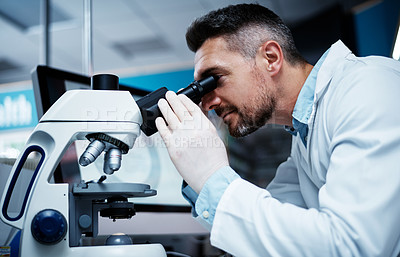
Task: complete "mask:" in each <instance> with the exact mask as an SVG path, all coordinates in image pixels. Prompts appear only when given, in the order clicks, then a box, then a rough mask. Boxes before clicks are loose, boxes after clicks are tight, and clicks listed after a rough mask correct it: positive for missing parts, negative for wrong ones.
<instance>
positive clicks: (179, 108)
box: [157, 4, 400, 257]
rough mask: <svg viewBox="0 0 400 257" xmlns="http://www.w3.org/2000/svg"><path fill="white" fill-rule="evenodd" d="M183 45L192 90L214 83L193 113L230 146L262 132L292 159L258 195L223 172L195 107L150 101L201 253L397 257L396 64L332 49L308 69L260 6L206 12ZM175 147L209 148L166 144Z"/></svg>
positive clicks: (399, 121) (399, 139)
mask: <svg viewBox="0 0 400 257" xmlns="http://www.w3.org/2000/svg"><path fill="white" fill-rule="evenodd" d="M186 38H187V43H188V46H189V48H190V49H191V50H193V51H194V52H195V53H196V55H195V79H201V78H204V77H206V76H210V75H212V76H214V77H215V78H216V79H218V87H217V88H216V89H215V90H214V91H213V92H211V93H209V94H207V95H205V96H204V97H203V98H202V103H201V108H202V109H203V111H209V110H212V109H213V110H215V112H216V113H217V114H218V115H219V116H220V117H221V118H222V119H223V120H224V122H225V123H226V124H227V125H228V128H229V132H230V134H232V135H233V136H237V137H241V136H245V135H247V134H249V133H251V132H253V131H255V130H257V129H258V128H260V127H261V126H263V125H265V124H270V123H274V124H282V125H285V126H286V128H287V130H288V132H290V133H292V134H293V142H292V149H291V155H290V157H289V158H288V160H287V161H286V162H284V163H283V164H281V165H280V166H279V168H278V170H277V174H276V177H275V178H274V180H273V181H272V182H271V184H270V185H269V186H268V187H267V188H266V189H262V188H258V187H256V186H254V185H252V184H251V183H249V182H247V181H245V180H243V179H241V178H240V177H239V176H238V175H237V174H236V173H235V171H233V170H232V168H230V167H229V162H228V158H227V154H226V150H225V148H224V147H221V145H222V141H220V139H219V137H218V135H217V132H216V129H215V128H214V127H213V126H212V124H211V123H210V121H209V120H208V119H207V117H206V115H204V114H203V112H202V110H201V109H200V108H199V107H198V106H196V105H195V104H194V103H193V102H191V101H190V100H189V99H188V98H187V97H185V96H183V95H179V96H177V95H175V94H174V93H172V92H168V93H167V95H166V100H160V102H159V108H160V110H161V111H162V113H163V116H164V119H165V120H164V119H162V118H158V119H157V127H158V129H159V131H160V134H161V136H162V138H163V139H164V141H165V142H166V144H167V147H168V151H169V154H170V156H171V159H172V160H173V162H174V164H175V166H176V168H177V170H178V171H179V172H180V174H181V175H182V177H183V178H184V180H185V181H186V182H187V184H188V185H186V186H185V187H184V188H183V193H184V195H185V197H186V198H187V199H188V200H189V201H190V202H191V203H192V205H193V207H194V214H195V216H197V215H198V216H197V219H199V220H200V221H203V222H206V223H207V224H209V225H210V227H211V243H212V244H213V245H214V246H216V247H219V248H221V249H224V250H225V251H227V252H230V253H232V254H233V255H236V256H246V257H248V256H397V254H398V253H399V251H400V224H399V217H400V201H399V197H400V162H399V161H398V159H399V157H400V115H399V114H398V99H399V97H400V63H399V62H397V61H395V60H393V59H388V58H382V57H366V58H358V57H356V56H354V55H353V54H352V53H351V51H350V50H349V49H348V48H347V47H346V46H345V45H344V44H343V43H342V42H341V41H338V42H336V43H335V44H333V45H332V47H331V48H330V49H329V50H327V51H326V52H325V53H324V54H323V56H322V57H321V58H320V60H319V61H318V62H317V63H316V64H315V66H312V65H310V64H308V63H307V62H306V61H305V60H304V59H303V58H302V57H301V56H300V54H299V53H298V52H297V50H296V47H295V45H294V42H293V39H292V36H291V33H290V31H289V29H288V28H287V27H286V26H285V25H284V24H283V23H282V21H281V19H280V18H279V17H278V16H276V15H275V14H274V13H273V12H271V11H270V10H269V9H267V8H264V7H262V6H260V5H244V4H243V5H236V6H228V7H226V8H223V9H220V10H217V11H213V12H211V13H209V14H207V15H205V16H204V17H201V18H199V19H197V20H196V21H194V23H193V24H192V25H191V26H190V27H189V29H188V31H187V34H186ZM166 124H168V126H167V125H166ZM183 138H186V139H190V140H189V141H188V142H197V140H200V141H201V140H202V139H209V140H206V142H211V143H208V144H193V145H191V144H186V145H182V144H177V143H176V142H178V141H177V140H178V139H183ZM173 142H175V143H173ZM260 144H262V142H260ZM266 158H267V157H266Z"/></svg>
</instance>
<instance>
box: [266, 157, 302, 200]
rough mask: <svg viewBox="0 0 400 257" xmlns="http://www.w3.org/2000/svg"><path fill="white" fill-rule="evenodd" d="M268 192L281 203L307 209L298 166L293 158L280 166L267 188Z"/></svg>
mask: <svg viewBox="0 0 400 257" xmlns="http://www.w3.org/2000/svg"><path fill="white" fill-rule="evenodd" d="M267 190H268V192H269V193H270V194H271V195H272V197H274V198H275V199H278V200H279V201H280V202H285V203H292V204H295V205H297V206H300V207H305V203H304V199H303V196H302V195H301V192H300V185H299V176H298V174H297V169H296V165H295V164H294V162H293V159H292V158H291V157H289V158H288V159H287V160H286V161H285V162H283V163H282V164H281V165H279V167H278V169H277V171H276V174H275V177H274V179H273V180H272V181H271V182H270V183H269V184H268V186H267Z"/></svg>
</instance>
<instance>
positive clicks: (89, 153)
mask: <svg viewBox="0 0 400 257" xmlns="http://www.w3.org/2000/svg"><path fill="white" fill-rule="evenodd" d="M105 147H106V145H105V144H104V143H103V142H101V141H99V140H94V141H93V142H91V143H90V144H89V145H88V147H87V148H86V150H85V151H84V152H83V154H82V155H81V157H80V158H79V164H80V165H82V166H87V165H89V164H91V163H92V162H94V161H95V160H96V158H97V157H98V156H99V155H100V154H101V153H102V152H103V150H104V148H105Z"/></svg>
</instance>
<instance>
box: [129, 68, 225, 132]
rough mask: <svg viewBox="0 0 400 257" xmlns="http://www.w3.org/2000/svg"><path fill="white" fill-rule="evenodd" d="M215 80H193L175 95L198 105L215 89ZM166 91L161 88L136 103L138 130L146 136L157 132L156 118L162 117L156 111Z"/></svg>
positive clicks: (158, 111) (210, 78)
mask: <svg viewBox="0 0 400 257" xmlns="http://www.w3.org/2000/svg"><path fill="white" fill-rule="evenodd" d="M217 80H218V78H214V77H213V76H210V77H207V78H205V79H202V80H199V81H196V80H195V81H193V82H192V83H191V84H190V85H189V86H187V87H185V88H184V89H181V90H179V91H178V92H177V94H184V95H186V96H187V97H189V98H190V99H191V100H192V101H193V102H194V103H196V104H198V103H200V101H201V98H202V97H203V96H204V95H205V94H207V93H210V92H211V91H213V90H214V89H215V88H216V87H217ZM167 91H168V89H167V88H165V87H162V88H159V89H157V90H156V91H154V92H151V93H149V94H148V95H146V96H144V97H142V98H141V99H139V100H138V101H136V103H137V105H138V106H139V109H140V112H141V114H142V118H143V123H142V126H141V127H140V128H141V129H142V131H143V132H144V133H145V134H146V135H147V136H151V135H153V134H154V133H156V132H157V127H156V124H155V120H156V118H157V117H160V116H162V115H161V112H160V110H159V109H158V100H160V99H161V98H165V94H166V93H167Z"/></svg>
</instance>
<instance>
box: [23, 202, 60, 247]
mask: <svg viewBox="0 0 400 257" xmlns="http://www.w3.org/2000/svg"><path fill="white" fill-rule="evenodd" d="M31 231H32V235H33V237H34V238H35V239H36V241H38V242H39V243H41V244H47V245H49V244H56V243H58V242H60V241H61V240H62V239H63V238H64V236H65V234H66V233H67V221H66V220H65V217H64V215H62V213H60V212H59V211H56V210H52V209H46V210H42V211H40V212H38V213H37V214H36V215H35V217H34V218H33V220H32V224H31Z"/></svg>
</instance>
